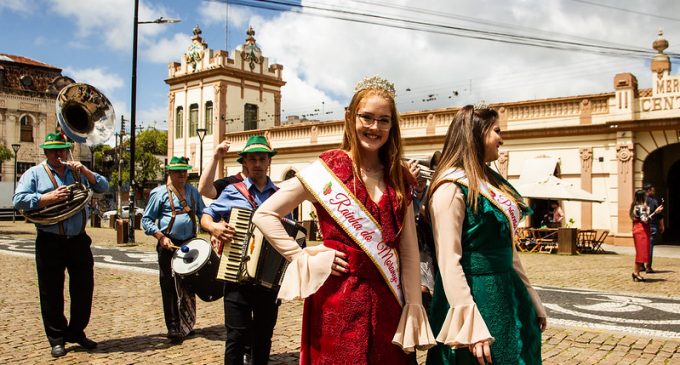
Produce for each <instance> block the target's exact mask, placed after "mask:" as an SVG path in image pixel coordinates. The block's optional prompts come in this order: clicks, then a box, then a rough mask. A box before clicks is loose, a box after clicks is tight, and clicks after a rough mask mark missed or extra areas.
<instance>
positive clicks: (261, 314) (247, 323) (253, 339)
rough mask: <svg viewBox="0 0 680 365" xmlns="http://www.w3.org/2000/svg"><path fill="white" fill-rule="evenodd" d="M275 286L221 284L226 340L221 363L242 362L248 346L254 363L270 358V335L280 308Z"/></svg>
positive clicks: (265, 361) (228, 364)
mask: <svg viewBox="0 0 680 365" xmlns="http://www.w3.org/2000/svg"><path fill="white" fill-rule="evenodd" d="M277 294H278V290H271V289H267V288H264V287H261V286H256V285H249V284H234V283H226V284H225V285H224V321H225V326H226V327H227V341H226V346H225V350H224V363H225V364H227V365H236V364H238V365H242V364H243V355H244V353H245V351H246V348H247V347H248V346H250V354H251V359H252V364H253V365H263V364H267V363H268V362H269V352H270V351H271V347H272V335H273V333H274V326H275V325H276V317H277V315H278V312H279V301H278V300H277V298H276V297H277Z"/></svg>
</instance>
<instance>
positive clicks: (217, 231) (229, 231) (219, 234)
mask: <svg viewBox="0 0 680 365" xmlns="http://www.w3.org/2000/svg"><path fill="white" fill-rule="evenodd" d="M211 228H212V229H211V231H210V233H211V234H212V235H213V237H215V238H217V239H218V240H219V241H220V242H222V243H229V242H231V240H232V238H234V233H235V232H236V230H235V229H234V227H232V226H230V225H229V224H227V222H225V221H222V222H217V223H213V224H212V227H211Z"/></svg>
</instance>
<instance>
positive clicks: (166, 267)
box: [156, 240, 181, 333]
mask: <svg viewBox="0 0 680 365" xmlns="http://www.w3.org/2000/svg"><path fill="white" fill-rule="evenodd" d="M172 243H173V244H175V245H177V246H179V245H180V244H181V241H176V240H172ZM156 252H157V253H158V269H159V270H158V280H159V282H160V285H161V297H162V298H163V314H164V315H165V326H166V327H167V328H168V332H170V331H174V332H175V333H179V324H180V318H179V305H178V298H177V290H176V289H175V278H173V277H172V264H171V263H172V257H173V255H174V254H175V251H174V250H166V249H164V248H163V247H161V245H160V243H158V244H156Z"/></svg>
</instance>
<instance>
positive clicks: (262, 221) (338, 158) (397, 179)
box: [253, 76, 434, 365]
mask: <svg viewBox="0 0 680 365" xmlns="http://www.w3.org/2000/svg"><path fill="white" fill-rule="evenodd" d="M394 96H395V94H394V85H393V84H392V83H390V82H389V81H387V80H384V79H382V78H380V77H377V76H375V77H371V78H367V79H364V80H362V81H361V82H359V84H357V87H356V90H355V93H354V96H353V97H352V100H351V102H350V104H349V107H348V108H347V109H346V112H345V123H344V136H343V142H342V144H341V146H340V148H339V149H333V150H329V151H326V152H323V153H322V154H321V155H320V156H319V159H318V160H317V161H315V162H313V163H312V164H311V165H309V166H307V167H306V168H305V169H303V170H302V171H301V172H300V173H298V174H296V178H295V179H289V180H286V181H284V182H283V183H281V190H279V191H278V192H277V193H276V194H274V195H273V196H272V197H271V198H270V199H269V200H267V201H266V202H265V203H264V204H263V205H262V206H261V207H260V209H258V210H257V211H256V212H255V216H254V217H253V222H254V223H255V225H257V227H258V228H259V229H260V230H261V231H262V233H263V234H264V235H265V237H266V238H267V240H268V241H269V242H270V243H271V244H272V246H274V248H276V249H277V251H279V252H280V253H281V254H282V255H283V256H284V257H286V259H287V260H289V261H290V264H289V265H288V269H287V271H286V274H285V277H284V279H283V280H284V281H283V283H282V285H281V291H280V294H279V297H280V298H282V299H286V300H291V299H294V298H305V304H304V311H303V318H302V336H301V337H302V338H301V346H300V347H301V348H300V364H357V365H359V364H390V365H401V364H403V365H406V364H411V363H413V362H415V356H413V355H412V354H409V353H407V352H411V353H413V352H415V349H416V348H420V349H424V348H428V347H430V346H432V345H433V344H434V338H433V335H432V332H431V330H430V328H429V325H428V323H427V316H426V313H425V309H424V308H423V306H422V302H421V300H422V297H421V290H420V288H421V286H420V275H419V254H418V242H417V238H416V230H415V219H414V212H413V207H411V204H412V202H411V200H412V194H411V190H410V187H409V184H408V183H407V181H408V180H409V179H410V173H409V172H408V169H407V167H406V166H404V165H403V164H402V163H401V157H402V155H403V152H402V148H403V147H402V141H401V134H400V129H399V114H398V113H397V109H396V104H395V101H394ZM305 200H307V201H310V202H312V203H314V206H315V208H316V211H317V214H318V216H319V224H320V228H321V232H322V235H323V244H321V245H318V246H313V247H306V248H304V249H301V248H300V246H298V245H297V243H296V242H295V241H294V240H293V239H292V238H290V237H288V235H287V234H286V232H285V230H284V228H283V226H282V224H281V217H283V216H284V215H286V214H288V213H290V212H291V211H293V209H295V208H296V207H297V206H298V205H299V204H301V203H302V202H303V201H305ZM397 258H398V259H397Z"/></svg>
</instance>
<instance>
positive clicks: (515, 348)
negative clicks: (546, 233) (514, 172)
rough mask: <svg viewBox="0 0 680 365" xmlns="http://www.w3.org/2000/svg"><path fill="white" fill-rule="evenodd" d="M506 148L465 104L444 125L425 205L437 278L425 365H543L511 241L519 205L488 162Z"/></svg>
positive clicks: (535, 310)
mask: <svg viewBox="0 0 680 365" xmlns="http://www.w3.org/2000/svg"><path fill="white" fill-rule="evenodd" d="M502 144H503V138H502V137H501V129H500V126H499V121H498V113H497V112H496V111H495V110H493V109H489V108H487V107H480V108H478V107H473V106H472V105H467V106H465V107H463V108H462V109H461V110H460V111H458V113H456V115H455V117H454V119H453V121H452V122H451V125H450V126H449V129H448V132H447V133H446V138H445V140H444V148H443V150H442V157H441V159H440V161H439V164H438V166H437V169H436V170H435V174H434V176H433V178H432V185H431V188H430V189H431V193H430V194H431V195H430V200H429V202H428V208H429V215H430V217H431V219H432V227H433V233H434V242H435V257H436V263H437V273H436V276H435V289H434V295H433V298H432V306H431V308H430V313H429V314H430V324H431V325H432V329H433V330H434V331H435V333H437V332H438V335H437V341H438V342H439V344H438V345H437V346H436V347H434V348H432V349H430V351H429V352H428V354H427V364H446V365H453V364H476V363H479V364H480V365H484V364H486V363H489V364H491V363H493V364H494V365H516V364H540V363H541V332H542V331H543V330H545V328H546V325H547V319H546V312H545V309H544V308H543V305H542V304H541V300H540V298H539V297H538V294H537V292H536V290H535V289H534V288H533V287H532V286H531V284H530V283H529V279H528V278H527V275H526V273H525V271H524V268H523V267H522V263H521V261H520V259H519V256H518V254H517V251H516V249H515V245H514V243H513V238H514V236H515V232H516V230H517V228H518V226H519V222H520V220H521V219H522V218H523V217H524V216H525V215H526V213H527V212H528V207H527V205H526V203H525V202H524V199H523V198H522V197H521V196H520V195H519V193H517V191H516V190H515V189H514V188H513V187H512V185H510V183H509V182H507V181H506V180H505V179H504V178H503V177H502V176H501V175H499V174H498V173H496V172H495V171H493V170H492V169H491V168H490V167H489V166H488V165H487V163H489V162H492V161H495V160H496V159H498V156H499V149H500V146H501V145H502Z"/></svg>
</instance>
